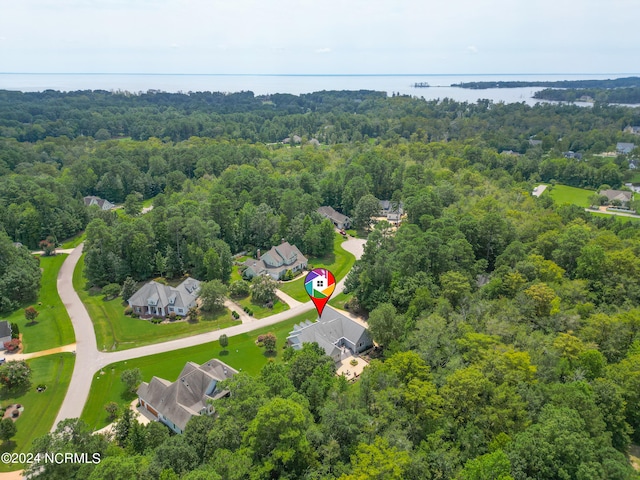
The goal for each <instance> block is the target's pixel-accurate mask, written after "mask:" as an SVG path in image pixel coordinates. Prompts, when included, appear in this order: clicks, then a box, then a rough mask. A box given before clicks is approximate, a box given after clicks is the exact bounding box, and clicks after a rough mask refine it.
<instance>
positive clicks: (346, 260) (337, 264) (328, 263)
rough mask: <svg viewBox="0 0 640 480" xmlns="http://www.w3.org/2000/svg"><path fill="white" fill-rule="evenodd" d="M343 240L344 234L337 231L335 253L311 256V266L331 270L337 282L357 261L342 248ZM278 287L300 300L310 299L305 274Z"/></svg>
mask: <svg viewBox="0 0 640 480" xmlns="http://www.w3.org/2000/svg"><path fill="white" fill-rule="evenodd" d="M343 241H344V238H342V235H340V234H338V233H336V234H335V237H334V240H333V253H330V254H329V255H326V256H325V257H321V258H313V257H312V258H310V259H309V268H311V267H313V268H326V269H327V270H331V273H333V275H334V276H335V277H336V282H338V281H340V280H341V279H342V278H343V277H344V276H345V275H346V274H347V273H348V272H349V270H351V267H353V264H354V262H355V257H354V256H353V255H351V254H350V253H349V252H347V251H346V250H345V249H344V248H342V245H341V244H342V242H343ZM278 288H279V289H280V290H282V291H283V292H284V293H286V294H287V295H289V296H290V297H292V298H295V299H296V300H298V301H299V302H307V301H309V296H308V295H307V291H306V290H305V289H304V276H302V277H300V278H298V279H296V280H293V281H290V282H285V283H281V284H280V286H279V287H278Z"/></svg>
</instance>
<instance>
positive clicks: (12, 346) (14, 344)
mask: <svg viewBox="0 0 640 480" xmlns="http://www.w3.org/2000/svg"><path fill="white" fill-rule="evenodd" d="M19 348H20V340H18V339H17V338H12V339H11V340H9V341H8V342H4V349H5V350H6V351H7V352H15V351H16V350H18V349H19Z"/></svg>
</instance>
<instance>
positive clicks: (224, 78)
mask: <svg viewBox="0 0 640 480" xmlns="http://www.w3.org/2000/svg"><path fill="white" fill-rule="evenodd" d="M633 75H638V74H632V73H625V74H584V75H576V74H553V75H531V74H512V75H504V74H497V75H205V74H203V75H195V74H194V75H191V74H185V75H175V74H166V75H165V74H79V73H78V74H51V73H30V74H26V73H0V89H3V90H18V91H23V92H34V91H43V90H48V89H51V90H61V91H74V90H109V91H118V90H120V91H128V92H134V93H137V92H146V91H147V90H161V91H165V92H197V91H212V92H239V91H249V90H250V91H252V92H253V93H254V94H256V95H266V94H273V93H291V94H294V95H299V94H301V93H310V92H317V91H321V90H377V91H384V92H387V94H388V95H392V94H393V93H400V94H403V95H412V96H417V97H424V98H425V99H427V100H434V99H443V98H451V99H454V100H457V101H467V102H476V101H477V100H479V99H483V98H486V99H489V100H493V101H494V102H505V103H514V102H525V103H527V104H529V105H533V104H535V103H536V102H537V101H538V100H535V99H533V98H532V97H533V94H534V93H535V92H537V91H538V90H541V88H534V87H525V88H493V89H487V90H471V89H463V88H456V87H451V85H452V84H455V83H460V82H474V81H516V80H521V81H545V80H551V81H556V80H589V79H607V78H618V77H625V76H633ZM421 82H426V83H428V84H429V85H430V86H429V87H428V88H415V87H414V85H415V84H416V83H421Z"/></svg>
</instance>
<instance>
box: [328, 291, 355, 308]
mask: <svg viewBox="0 0 640 480" xmlns="http://www.w3.org/2000/svg"><path fill="white" fill-rule="evenodd" d="M352 297H353V294H352V293H349V294H344V293H342V292H341V293H339V294H338V295H336V296H335V297H331V300H329V305H331V306H332V307H335V308H339V309H340V310H347V309H346V308H344V304H345V303H347V302H348V301H349V300H351V298H352Z"/></svg>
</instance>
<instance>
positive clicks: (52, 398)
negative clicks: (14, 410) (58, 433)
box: [0, 353, 75, 472]
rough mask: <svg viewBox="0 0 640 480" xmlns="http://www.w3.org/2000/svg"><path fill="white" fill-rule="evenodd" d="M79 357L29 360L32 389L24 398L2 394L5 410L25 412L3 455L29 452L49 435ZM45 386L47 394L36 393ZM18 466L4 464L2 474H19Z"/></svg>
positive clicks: (0, 447)
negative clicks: (19, 407)
mask: <svg viewBox="0 0 640 480" xmlns="http://www.w3.org/2000/svg"><path fill="white" fill-rule="evenodd" d="M74 360H75V356H74V355H73V354H71V353H59V354H56V355H49V356H46V357H40V358H34V359H32V360H28V361H27V363H28V364H29V365H30V366H31V369H32V372H33V373H32V377H31V388H30V389H29V391H28V392H27V393H24V394H21V395H15V396H12V395H8V394H7V393H6V392H4V391H3V392H2V394H0V401H1V402H2V406H3V407H6V406H8V405H10V404H15V403H20V404H21V405H23V406H24V412H23V413H22V414H21V416H20V417H19V418H18V420H17V421H16V427H17V430H18V431H17V433H16V436H15V437H13V439H12V441H11V443H10V444H6V443H2V444H1V445H0V451H1V452H6V451H9V452H15V453H20V452H28V451H29V449H30V447H31V443H32V442H33V440H34V439H36V438H38V437H40V436H42V435H44V434H46V433H47V432H48V431H49V430H50V429H51V427H52V426H53V422H54V421H55V419H56V415H57V414H58V410H59V409H60V406H61V405H62V400H63V399H64V396H65V394H66V392H67V387H68V386H69V381H70V380H71V373H72V372H73V364H74ZM40 384H43V385H46V386H47V388H46V390H44V391H43V392H38V391H37V390H36V388H37V386H38V385H40ZM18 467H19V465H17V464H10V463H0V472H8V471H12V470H16V469H17V468H18Z"/></svg>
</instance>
